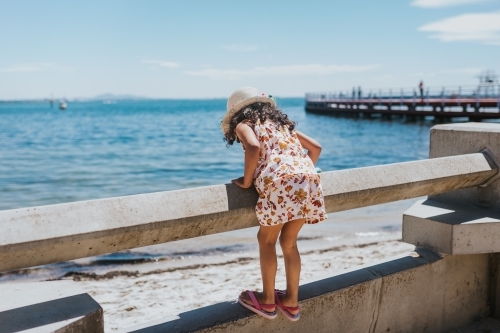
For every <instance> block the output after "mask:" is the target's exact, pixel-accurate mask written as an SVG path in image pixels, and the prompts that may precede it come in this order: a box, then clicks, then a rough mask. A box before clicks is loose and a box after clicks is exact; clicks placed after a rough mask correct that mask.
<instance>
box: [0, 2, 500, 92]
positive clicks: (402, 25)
mask: <svg viewBox="0 0 500 333" xmlns="http://www.w3.org/2000/svg"><path fill="white" fill-rule="evenodd" d="M0 46H1V49H0V100H5V99H30V98H44V97H49V96H50V95H51V94H53V96H54V97H63V96H64V97H66V98H79V97H91V96H94V95H98V94H103V93H113V94H134V95H139V96H146V97H154V98H212V97H227V96H228V95H229V94H230V93H231V92H232V91H233V90H234V89H235V88H238V87H240V86H246V85H250V86H256V87H258V88H259V89H261V90H262V91H264V92H268V93H272V94H274V95H277V96H303V95H304V93H305V92H308V91H318V90H321V91H325V90H338V89H342V90H344V91H347V90H349V89H351V87H353V86H358V85H360V86H362V87H363V89H364V90H368V89H370V88H373V89H379V88H389V87H392V88H395V89H396V88H397V89H399V87H414V86H416V85H417V84H418V82H419V81H420V80H421V79H422V80H424V83H425V84H426V85H428V86H442V85H458V84H464V85H465V84H476V82H477V81H478V80H477V75H478V73H479V72H481V71H482V70H486V69H492V70H495V71H496V72H497V74H500V61H499V59H500V0H380V1H373V0H364V1H362V0H351V1H314V0H311V1H292V0H288V1H246V2H242V1H231V2H230V1H201V0H200V1H176V2H174V1H125V0H121V1H90V0H87V1H51V0H46V1H25V0H16V1H6V0H0Z"/></svg>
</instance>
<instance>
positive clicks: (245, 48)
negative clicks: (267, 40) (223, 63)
mask: <svg viewBox="0 0 500 333" xmlns="http://www.w3.org/2000/svg"><path fill="white" fill-rule="evenodd" d="M224 49H226V50H228V51H235V52H251V51H255V50H257V49H258V47H257V46H256V45H249V44H231V45H224Z"/></svg>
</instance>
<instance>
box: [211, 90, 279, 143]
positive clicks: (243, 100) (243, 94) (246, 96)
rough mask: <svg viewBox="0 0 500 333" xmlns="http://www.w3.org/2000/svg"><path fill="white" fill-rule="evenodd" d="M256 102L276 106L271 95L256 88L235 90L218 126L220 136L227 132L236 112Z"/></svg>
mask: <svg viewBox="0 0 500 333" xmlns="http://www.w3.org/2000/svg"><path fill="white" fill-rule="evenodd" d="M257 102H262V103H270V104H271V105H272V106H274V107H275V106H276V102H275V101H274V99H273V98H272V96H271V95H267V94H263V93H261V92H260V91H259V90H258V89H257V88H252V87H243V88H240V89H237V90H235V91H234V92H233V93H232V94H231V96H229V98H228V100H227V112H226V115H225V116H224V118H223V119H222V122H221V124H220V128H221V129H222V134H226V133H227V132H228V131H229V122H230V121H231V118H232V117H233V116H234V114H235V113H236V112H238V111H240V110H241V109H243V108H244V107H247V106H249V105H250V104H253V103H257Z"/></svg>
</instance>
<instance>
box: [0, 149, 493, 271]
mask: <svg viewBox="0 0 500 333" xmlns="http://www.w3.org/2000/svg"><path fill="white" fill-rule="evenodd" d="M497 171H498V169H495V168H494V167H493V166H492V164H491V163H490V161H489V160H488V159H487V158H486V157H485V156H484V155H483V154H481V153H475V154H469V155H462V156H453V157H443V158H436V159H431V160H423V161H416V162H407V163H397V164H389V165H382V166H375V167H367V168H359V169H350V170H342V171H334V172H325V173H323V174H321V178H322V182H323V186H324V193H325V201H326V208H327V211H328V212H335V211H342V210H347V209H353V208H358V207H363V206H370V205H376V204H381V203H385V202H391V201H395V200H402V199H408V198H413V197H418V196H423V195H428V194H436V193H442V192H446V191H452V190H456V189H460V188H465V187H470V186H476V185H479V184H482V183H484V182H485V181H487V180H488V179H489V178H491V177H493V176H494V175H495V174H496V173H497ZM256 201H257V193H256V191H255V190H254V189H248V190H242V189H240V188H238V187H236V186H235V185H232V184H229V185H217V186H210V187H202V188H193V189H186V190H179V191H169V192H159V193H149V194H141V195H133V196H126V197H118V198H109V199H102V200H91V201H81V202H73V203H67V204H60V205H51V206H41V207H31V208H20V209H13V210H6V211H0V230H2V233H0V271H7V270H12V269H19V268H24V267H31V266H37V265H43V264H48V263H55V262H61V261H66V260H71V259H78V258H83V257H90V256H95V255H99V254H104V253H110V252H116V251H120V250H124V249H131V248H137V247H142V246H147V245H154V244H159V243H164V242H169V241H175V240H180V239H186V238H191V237H198V236H202V235H208V234H214V233H220V232H224V231H231V230H236V229H242V228H247V227H251V226H255V225H257V220H256V216H255V212H254V206H255V203H256ZM26 230H29V231H30V232H26Z"/></svg>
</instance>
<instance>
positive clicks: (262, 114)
mask: <svg viewBox="0 0 500 333" xmlns="http://www.w3.org/2000/svg"><path fill="white" fill-rule="evenodd" d="M244 120H247V121H248V122H249V123H250V124H252V126H253V125H255V124H256V123H257V122H260V123H264V122H265V121H266V120H270V121H272V122H273V123H274V124H275V125H277V127H278V129H281V128H283V127H286V128H288V131H290V132H291V131H293V130H294V128H295V125H296V124H297V123H296V122H295V121H292V120H290V119H288V116H287V115H286V114H285V113H283V112H282V111H281V110H279V109H277V108H276V107H275V106H272V105H271V104H270V103H262V102H257V103H253V104H250V105H249V106H247V107H244V108H243V109H241V110H240V111H238V112H236V113H235V114H234V116H233V117H232V118H231V120H230V121H229V131H228V132H227V133H225V135H224V141H226V142H227V146H230V145H232V144H233V143H234V141H236V142H240V141H239V140H238V137H237V136H236V126H238V124H239V123H241V122H242V121H244Z"/></svg>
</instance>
